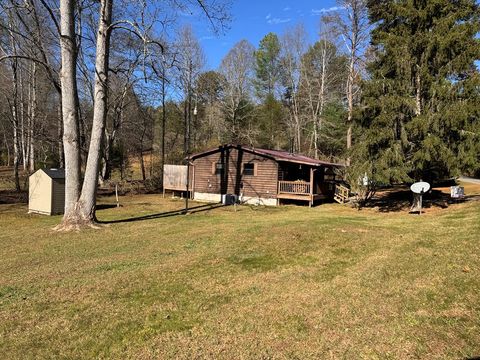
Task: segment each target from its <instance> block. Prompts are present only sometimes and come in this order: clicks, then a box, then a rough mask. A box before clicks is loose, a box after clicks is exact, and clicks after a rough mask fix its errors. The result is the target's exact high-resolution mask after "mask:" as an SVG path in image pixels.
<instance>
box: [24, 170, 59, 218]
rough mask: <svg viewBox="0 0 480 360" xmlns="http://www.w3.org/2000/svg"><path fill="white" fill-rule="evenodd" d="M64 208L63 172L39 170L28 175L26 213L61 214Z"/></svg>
mask: <svg viewBox="0 0 480 360" xmlns="http://www.w3.org/2000/svg"><path fill="white" fill-rule="evenodd" d="M64 208H65V170H63V169H40V170H38V171H36V172H34V173H33V174H32V175H30V178H29V186H28V212H29V213H32V212H33V213H38V214H45V215H55V214H63V212H64Z"/></svg>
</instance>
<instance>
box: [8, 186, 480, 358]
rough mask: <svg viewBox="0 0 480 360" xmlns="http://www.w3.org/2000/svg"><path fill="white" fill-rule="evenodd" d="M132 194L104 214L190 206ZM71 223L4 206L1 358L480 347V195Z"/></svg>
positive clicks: (434, 353)
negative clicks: (381, 206) (412, 211)
mask: <svg viewBox="0 0 480 360" xmlns="http://www.w3.org/2000/svg"><path fill="white" fill-rule="evenodd" d="M108 202H110V203H112V202H113V199H102V200H101V203H108ZM121 202H122V204H123V207H121V208H111V209H106V210H100V211H98V217H99V219H100V220H104V221H108V220H118V219H124V218H129V217H132V216H142V215H149V214H155V213H158V212H163V211H170V210H173V209H179V208H181V206H182V203H181V202H180V201H179V200H171V199H162V198H161V197H160V196H158V195H139V196H134V197H128V196H127V197H123V198H121ZM194 205H195V204H194ZM59 220H60V218H59V217H44V216H36V215H27V214H26V206H25V205H0V244H1V257H0V354H2V355H1V358H5V359H28V358H69V359H70V358H117V359H125V358H136V359H138V358H145V359H146V358H159V359H165V358H184V359H191V358H198V359H203V358H212V359H222V358H223V359H250V358H252V359H269V358H275V359H283V358H288V359H305V358H312V359H319V358H321V359H325V358H347V359H357V358H369V359H370V358H378V359H389V358H391V359H394V358H397V359H406V358H425V359H440V358H449V359H462V358H467V357H474V356H480V247H479V241H480V202H469V203H465V204H459V205H454V206H450V207H449V208H448V209H445V210H438V211H431V212H427V213H426V214H424V215H422V216H418V215H408V214H407V213H405V212H396V213H380V212H377V211H375V210H372V209H367V210H362V211H357V210H354V209H351V208H349V207H346V206H341V205H336V204H329V205H322V206H318V207H315V208H312V209H310V208H308V207H300V206H284V207H279V208H263V207H258V208H256V207H239V208H238V211H235V210H234V208H233V207H228V208H216V209H212V210H209V211H202V212H197V213H194V214H190V215H187V216H183V215H177V216H169V217H158V218H153V219H149V220H145V221H135V222H124V223H115V224H110V225H105V226H102V228H101V229H98V230H95V229H88V230H84V231H81V232H72V233H58V232H55V231H53V230H52V228H53V226H54V225H55V224H57V223H58V222H59Z"/></svg>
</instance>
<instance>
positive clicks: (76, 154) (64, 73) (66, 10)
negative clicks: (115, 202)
mask: <svg viewBox="0 0 480 360" xmlns="http://www.w3.org/2000/svg"><path fill="white" fill-rule="evenodd" d="M75 3H76V1H75V0H61V1H60V16H61V23H60V27H61V36H60V46H61V56H62V70H61V74H60V81H61V85H62V96H61V97H62V99H61V103H62V116H63V148H64V154H65V214H64V217H63V224H64V225H65V226H69V225H70V223H71V222H75V219H76V213H77V202H78V199H79V193H80V148H79V130H78V122H79V121H78V110H77V104H78V90H77V44H76V39H75V17H74V13H75Z"/></svg>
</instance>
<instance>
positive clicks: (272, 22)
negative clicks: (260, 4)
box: [267, 18, 292, 25]
mask: <svg viewBox="0 0 480 360" xmlns="http://www.w3.org/2000/svg"><path fill="white" fill-rule="evenodd" d="M290 21H292V19H290V18H284V19H282V18H272V19H268V21H267V23H269V24H270V25H277V24H283V23H287V22H290Z"/></svg>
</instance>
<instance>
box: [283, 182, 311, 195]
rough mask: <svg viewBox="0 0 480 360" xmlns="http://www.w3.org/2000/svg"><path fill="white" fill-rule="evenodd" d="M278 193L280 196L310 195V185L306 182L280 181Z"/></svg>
mask: <svg viewBox="0 0 480 360" xmlns="http://www.w3.org/2000/svg"><path fill="white" fill-rule="evenodd" d="M278 192H279V193H280V194H298V195H309V194H310V183H309V182H306V181H283V180H282V181H279V182H278Z"/></svg>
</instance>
